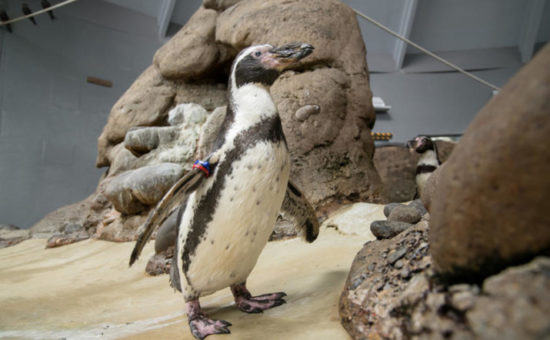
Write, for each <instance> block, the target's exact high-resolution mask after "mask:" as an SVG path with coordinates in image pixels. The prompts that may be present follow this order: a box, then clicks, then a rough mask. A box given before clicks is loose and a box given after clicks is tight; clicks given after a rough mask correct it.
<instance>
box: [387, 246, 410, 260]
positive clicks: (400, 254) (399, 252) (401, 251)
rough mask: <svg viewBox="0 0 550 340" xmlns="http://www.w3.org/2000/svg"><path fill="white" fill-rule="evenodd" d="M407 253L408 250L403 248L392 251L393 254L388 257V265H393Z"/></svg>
mask: <svg viewBox="0 0 550 340" xmlns="http://www.w3.org/2000/svg"><path fill="white" fill-rule="evenodd" d="M407 251H408V249H407V248H405V247H403V248H400V249H398V250H396V251H394V252H393V253H391V254H390V255H388V263H389V264H394V263H395V262H397V260H399V259H400V258H402V257H403V256H405V254H407Z"/></svg>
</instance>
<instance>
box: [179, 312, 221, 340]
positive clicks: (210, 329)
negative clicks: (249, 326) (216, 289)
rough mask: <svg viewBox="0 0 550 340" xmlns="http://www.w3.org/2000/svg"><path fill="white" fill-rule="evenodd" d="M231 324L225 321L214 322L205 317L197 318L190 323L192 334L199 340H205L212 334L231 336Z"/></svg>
mask: <svg viewBox="0 0 550 340" xmlns="http://www.w3.org/2000/svg"><path fill="white" fill-rule="evenodd" d="M229 326H231V323H229V322H227V321H225V320H212V319H209V318H207V317H206V316H205V315H200V316H197V317H196V318H195V319H193V320H190V321H189V328H190V329H191V334H193V336H194V337H195V338H197V339H200V340H202V339H204V338H206V337H207V336H209V335H212V334H229V333H231V332H230V331H229V328H227V327H229Z"/></svg>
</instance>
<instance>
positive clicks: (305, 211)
mask: <svg viewBox="0 0 550 340" xmlns="http://www.w3.org/2000/svg"><path fill="white" fill-rule="evenodd" d="M281 213H282V214H283V215H284V216H285V217H287V218H290V219H292V220H294V222H295V225H296V227H297V228H298V234H299V235H301V236H302V238H303V239H304V240H305V241H307V242H309V243H311V242H313V241H315V240H316V239H317V236H318V235H319V220H318V219H317V215H316V214H315V210H314V209H313V207H312V206H311V204H310V203H309V201H308V200H307V199H306V198H305V196H304V195H303V194H302V192H301V191H300V190H299V189H298V187H296V185H295V184H294V183H292V182H291V181H289V182H288V185H287V189H286V193H285V198H284V200H283V204H282V206H281Z"/></svg>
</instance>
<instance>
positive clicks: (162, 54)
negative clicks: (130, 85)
mask: <svg viewBox="0 0 550 340" xmlns="http://www.w3.org/2000/svg"><path fill="white" fill-rule="evenodd" d="M217 16H218V13H217V12H216V11H214V10H211V9H205V8H204V7H201V8H199V10H198V11H197V12H196V13H195V14H194V15H193V16H192V17H191V19H189V21H188V22H187V24H186V25H185V26H184V27H183V28H182V29H181V30H180V31H179V32H178V33H177V34H176V35H175V36H174V37H173V38H172V39H170V40H169V41H168V42H167V43H166V44H164V46H162V47H161V48H160V49H159V50H158V51H157V52H156V53H155V56H154V58H153V63H154V64H155V66H156V67H157V68H158V70H159V71H160V73H161V74H162V75H163V76H164V77H166V78H182V77H185V78H192V77H197V76H200V75H201V74H203V73H205V72H208V70H211V69H212V67H213V66H215V64H216V63H217V62H218V60H219V54H220V51H219V48H218V45H217V44H216V37H215V32H216V18H217Z"/></svg>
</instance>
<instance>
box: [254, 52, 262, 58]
mask: <svg viewBox="0 0 550 340" xmlns="http://www.w3.org/2000/svg"><path fill="white" fill-rule="evenodd" d="M261 55H262V52H260V51H256V52H254V56H255V57H256V58H257V57H259V56H261Z"/></svg>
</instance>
